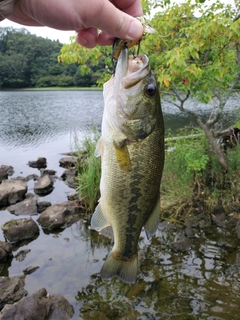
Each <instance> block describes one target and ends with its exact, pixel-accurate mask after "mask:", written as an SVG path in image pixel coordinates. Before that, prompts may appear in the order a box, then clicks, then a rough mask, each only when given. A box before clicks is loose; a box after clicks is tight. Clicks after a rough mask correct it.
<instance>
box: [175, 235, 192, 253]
mask: <svg viewBox="0 0 240 320" xmlns="http://www.w3.org/2000/svg"><path fill="white" fill-rule="evenodd" d="M171 247H172V249H173V250H174V251H180V252H185V251H188V249H189V247H190V241H189V239H188V238H186V237H183V238H181V239H179V240H177V241H174V242H172V243H171Z"/></svg>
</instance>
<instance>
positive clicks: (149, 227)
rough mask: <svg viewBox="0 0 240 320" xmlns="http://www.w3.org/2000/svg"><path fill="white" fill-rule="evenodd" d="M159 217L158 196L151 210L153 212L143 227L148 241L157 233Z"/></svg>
mask: <svg viewBox="0 0 240 320" xmlns="http://www.w3.org/2000/svg"><path fill="white" fill-rule="evenodd" d="M159 217H160V194H159V197H158V199H157V202H156V204H155V206H154V208H153V211H152V213H151V215H150V217H149V218H148V220H147V222H146V224H145V226H144V230H145V233H146V236H147V238H148V239H150V238H151V237H152V236H153V235H154V233H155V232H156V231H157V227H158V223H159Z"/></svg>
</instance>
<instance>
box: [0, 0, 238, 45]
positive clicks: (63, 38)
mask: <svg viewBox="0 0 240 320" xmlns="http://www.w3.org/2000/svg"><path fill="white" fill-rule="evenodd" d="M222 1H224V2H225V3H226V4H227V3H230V4H234V0H222ZM174 2H179V3H180V2H184V0H175V1H174ZM208 2H209V3H211V2H213V0H208ZM0 27H13V28H15V29H19V28H25V29H27V30H28V31H29V32H30V33H32V34H35V35H36V36H38V37H43V38H48V39H51V40H59V41H60V42H61V43H68V42H69V38H70V37H71V36H73V35H75V32H74V31H59V30H55V29H51V28H47V27H26V26H23V25H20V24H17V23H14V22H12V21H10V20H7V19H5V20H3V21H1V22H0Z"/></svg>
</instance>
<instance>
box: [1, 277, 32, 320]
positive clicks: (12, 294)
mask: <svg viewBox="0 0 240 320" xmlns="http://www.w3.org/2000/svg"><path fill="white" fill-rule="evenodd" d="M24 285H25V275H21V276H14V277H11V278H8V277H0V292H1V294H0V310H1V309H2V308H3V307H4V305H5V304H12V303H14V302H16V301H19V300H20V299H21V298H22V297H24V296H26V295H27V291H26V290H25V289H24ZM1 315H2V313H0V319H2V318H1ZM9 319H13V318H9Z"/></svg>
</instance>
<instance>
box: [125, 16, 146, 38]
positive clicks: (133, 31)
mask: <svg viewBox="0 0 240 320" xmlns="http://www.w3.org/2000/svg"><path fill="white" fill-rule="evenodd" d="M142 35H143V25H142V24H141V22H140V21H139V20H137V19H133V20H132V21H131V22H130V24H129V27H128V31H127V37H126V39H127V40H135V39H140V38H141V37H142Z"/></svg>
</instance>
